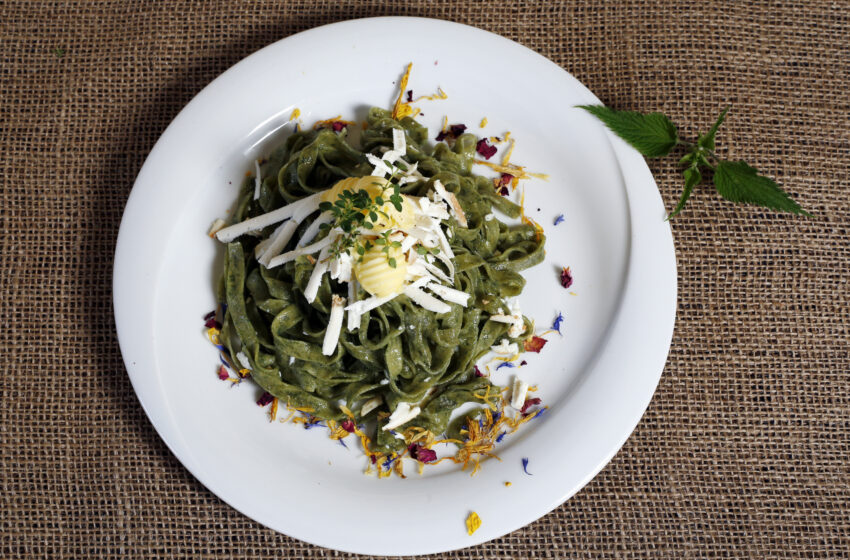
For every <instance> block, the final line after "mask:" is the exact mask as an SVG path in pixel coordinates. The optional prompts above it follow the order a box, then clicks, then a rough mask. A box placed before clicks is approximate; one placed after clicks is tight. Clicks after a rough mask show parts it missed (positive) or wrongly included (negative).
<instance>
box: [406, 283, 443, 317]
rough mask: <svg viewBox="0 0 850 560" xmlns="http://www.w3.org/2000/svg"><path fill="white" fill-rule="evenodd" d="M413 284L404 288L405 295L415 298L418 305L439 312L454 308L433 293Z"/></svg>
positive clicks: (414, 300) (414, 301)
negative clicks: (414, 286)
mask: <svg viewBox="0 0 850 560" xmlns="http://www.w3.org/2000/svg"><path fill="white" fill-rule="evenodd" d="M411 286H412V284H411ZM411 286H408V287H406V288H405V289H404V295H406V296H407V297H409V298H410V299H411V300H413V303H415V304H416V305H418V306H420V307H422V308H424V309H427V310H428V311H433V312H434V313H438V314H440V313H448V312H449V311H451V310H452V308H451V306H450V305H449V304H448V303H444V302H442V301H440V300H438V299H437V298H435V297H434V296H432V295H431V294H428V293H426V292H423V291H422V290H420V289H418V288H413V287H411Z"/></svg>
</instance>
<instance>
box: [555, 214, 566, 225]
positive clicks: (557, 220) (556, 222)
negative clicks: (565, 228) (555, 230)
mask: <svg viewBox="0 0 850 560" xmlns="http://www.w3.org/2000/svg"><path fill="white" fill-rule="evenodd" d="M563 221H564V215H563V214H558V217H557V218H555V225H558V224H560V223H561V222H563Z"/></svg>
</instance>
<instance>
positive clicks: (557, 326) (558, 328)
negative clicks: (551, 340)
mask: <svg viewBox="0 0 850 560" xmlns="http://www.w3.org/2000/svg"><path fill="white" fill-rule="evenodd" d="M563 320H564V315H563V313H561V312H558V316H557V317H555V322H553V323H552V330H553V331H556V332H557V333H558V334H561V322H562V321H563Z"/></svg>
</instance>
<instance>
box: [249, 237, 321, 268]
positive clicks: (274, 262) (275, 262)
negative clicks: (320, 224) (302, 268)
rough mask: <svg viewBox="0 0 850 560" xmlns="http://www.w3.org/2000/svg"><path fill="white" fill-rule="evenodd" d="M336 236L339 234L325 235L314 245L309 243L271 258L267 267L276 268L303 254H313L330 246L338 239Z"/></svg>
mask: <svg viewBox="0 0 850 560" xmlns="http://www.w3.org/2000/svg"><path fill="white" fill-rule="evenodd" d="M336 238H337V236H336V235H335V234H328V235H327V237H323V238H322V239H320V240H318V241H316V242H315V243H313V244H312V245H307V246H306V247H300V248H295V249H293V250H291V251H287V252H286V253H284V254H282V255H278V256H276V257H275V258H273V259H271V260H270V261H269V263H268V264H267V265H266V268H274V267H276V266H280V265H282V264H286V263H288V262H289V261H294V260H295V259H296V258H298V257H299V256H301V255H312V254H313V253H315V252H317V251H321V250H322V249H324V248H325V247H328V246H329V245H330V244H331V243H333V242H334V241H335V240H336Z"/></svg>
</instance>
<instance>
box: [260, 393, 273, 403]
mask: <svg viewBox="0 0 850 560" xmlns="http://www.w3.org/2000/svg"><path fill="white" fill-rule="evenodd" d="M273 400H274V397H273V396H272V395H271V394H270V393H263V394H262V395H260V398H259V399H257V406H266V405H267V404H270V403H271V402H272V401H273Z"/></svg>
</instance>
